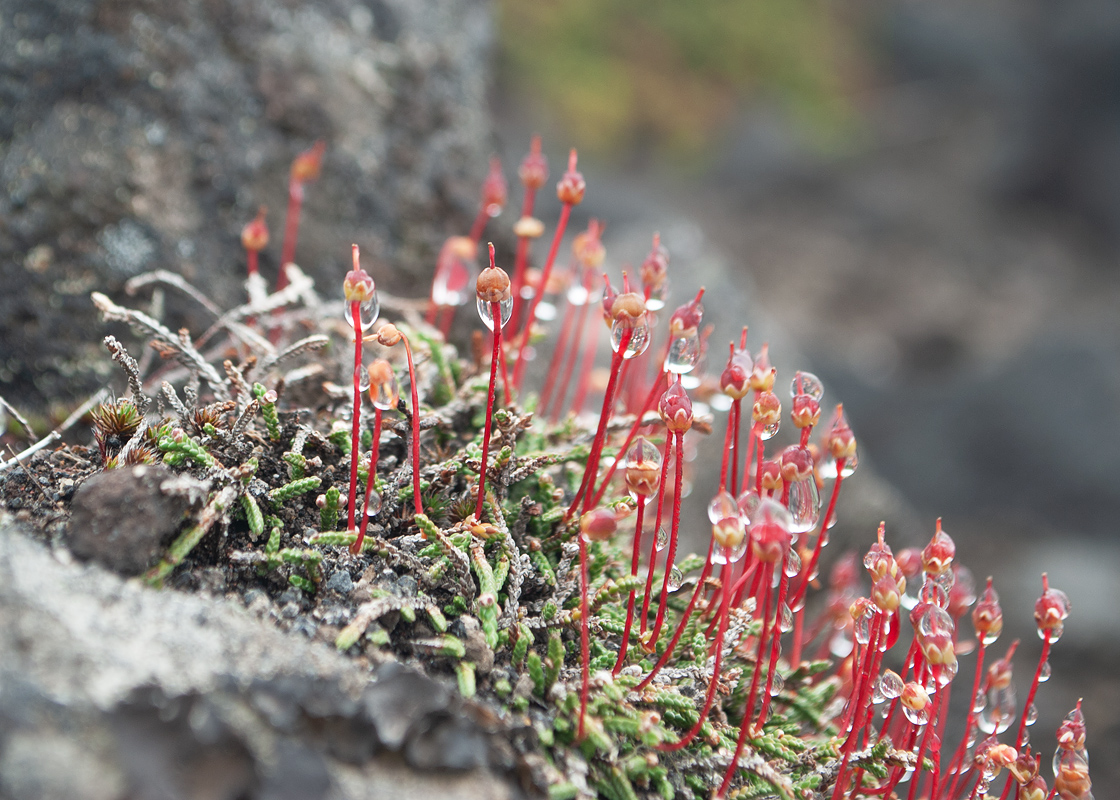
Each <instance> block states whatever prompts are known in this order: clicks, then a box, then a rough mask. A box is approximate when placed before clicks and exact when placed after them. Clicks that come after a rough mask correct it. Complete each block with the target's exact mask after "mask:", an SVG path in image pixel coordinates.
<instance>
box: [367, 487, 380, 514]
mask: <svg viewBox="0 0 1120 800" xmlns="http://www.w3.org/2000/svg"><path fill="white" fill-rule="evenodd" d="M379 511H381V495H380V494H378V493H377V492H376V491H372V492H370V493H369V502H368V503H367V504H366V516H367V517H375V516H377V513H378V512H379Z"/></svg>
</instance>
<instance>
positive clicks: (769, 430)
mask: <svg viewBox="0 0 1120 800" xmlns="http://www.w3.org/2000/svg"><path fill="white" fill-rule="evenodd" d="M781 426H782V421H781V420H780V419H779V420H775V421H774V422H772V423H770V424H769V425H763V426H762V428H761V429H760V430H759V433H758V438H760V439H762V440H763V441H764V442H765V441H767V440H769V439H773V438H774V437H775V436H777V434H778V429H779V428H780V427H781Z"/></svg>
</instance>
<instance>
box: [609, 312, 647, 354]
mask: <svg viewBox="0 0 1120 800" xmlns="http://www.w3.org/2000/svg"><path fill="white" fill-rule="evenodd" d="M627 334H629V337H627ZM651 338H652V336H651V334H650V329H649V323H647V322H644V321H640V322H638V323H637V324H634V323H632V322H630V321H626V322H620V321H619V320H615V321H614V324H612V325H611V349H612V350H614V351H615V352H616V353H617V352H618V350H619V348H620V347H622V340H623V339H626V349H625V350H623V351H622V357H623V358H626V359H631V358H636V357H637V356H640V355H641V354H642V353H644V352H645V351H646V348H647V347H649V342H650V339H651Z"/></svg>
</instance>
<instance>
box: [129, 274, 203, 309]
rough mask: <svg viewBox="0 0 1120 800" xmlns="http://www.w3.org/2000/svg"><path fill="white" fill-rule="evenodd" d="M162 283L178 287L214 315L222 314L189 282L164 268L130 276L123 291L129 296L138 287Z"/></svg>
mask: <svg viewBox="0 0 1120 800" xmlns="http://www.w3.org/2000/svg"><path fill="white" fill-rule="evenodd" d="M153 284H155V285H159V284H162V285H164V286H170V287H171V288H172V289H178V290H179V291H180V292H182V293H183V294H185V295H186V296H187V297H189V298H191V299H192V300H194V301H195V302H196V303H198V304H199V305H200V306H202V307H203V308H205V309H206V310H207V311H209V312H210V313H211V314H213V315H214V316H215V317H220V316H221V315H222V310H221V309H220V308H218V306H216V305H215V304H214V303H213V302H211V301H210V298H208V297H207V296H206V295H204V294H203V293H202V292H200V291H199V290H198V289H196V288H195V287H194V286H191V284H189V283H187V282H186V281H185V280H184V279H183V277H182V276H181V275H176V274H175V273H174V272H168V271H167V270H165V269H157V270H153V271H152V272H145V273H143V274H141V275H137V276H136V277H135V278H130V279H129V280H128V282H127V283H125V285H124V291H125V293H126V294H128V295H129V296H130V297H131V296H132V295H135V294H136V293H137V292H138V291H139V290H140V289H142V288H144V287H146V286H151V285H153Z"/></svg>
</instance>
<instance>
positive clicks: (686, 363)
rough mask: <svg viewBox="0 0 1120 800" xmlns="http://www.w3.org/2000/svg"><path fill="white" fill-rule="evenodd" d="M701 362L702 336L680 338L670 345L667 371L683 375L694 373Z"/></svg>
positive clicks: (666, 361)
mask: <svg viewBox="0 0 1120 800" xmlns="http://www.w3.org/2000/svg"><path fill="white" fill-rule="evenodd" d="M699 362H700V335H699V334H693V335H691V336H679V337H677V338H676V339H673V341H672V342H670V343H669V353H668V355H667V356H665V371H666V372H673V373H676V374H678V375H683V374H685V373H687V372H692V370H693V369H695V367H696V365H697V364H698V363H699Z"/></svg>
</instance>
